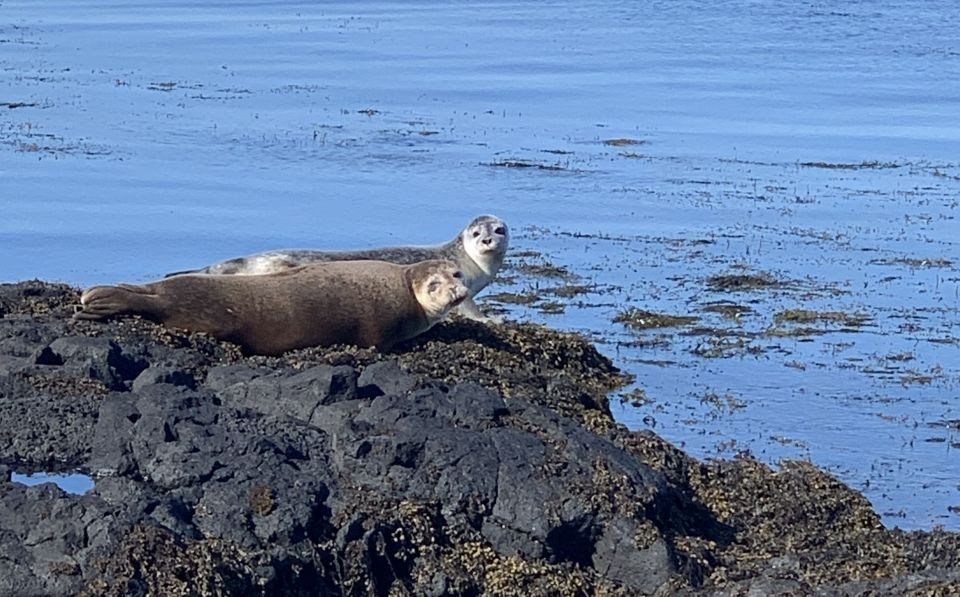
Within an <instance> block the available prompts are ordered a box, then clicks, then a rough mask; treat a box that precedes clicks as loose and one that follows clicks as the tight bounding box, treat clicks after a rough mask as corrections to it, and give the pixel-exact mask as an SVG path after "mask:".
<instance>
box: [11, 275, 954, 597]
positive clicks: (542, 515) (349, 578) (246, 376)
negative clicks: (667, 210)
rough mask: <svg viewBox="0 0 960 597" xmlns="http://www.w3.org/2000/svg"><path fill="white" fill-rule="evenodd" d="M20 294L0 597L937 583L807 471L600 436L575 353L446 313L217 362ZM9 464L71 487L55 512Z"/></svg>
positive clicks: (594, 359)
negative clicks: (367, 339)
mask: <svg viewBox="0 0 960 597" xmlns="http://www.w3.org/2000/svg"><path fill="white" fill-rule="evenodd" d="M27 286H28V288H25V287H24V286H22V285H14V286H9V285H7V286H4V285H0V306H2V307H3V309H4V313H5V314H6V316H5V317H4V318H3V319H0V420H2V421H3V425H0V462H3V463H4V464H3V465H0V594H38V595H59V594H78V593H79V594H84V595H130V594H143V595H146V594H222V595H273V594H318V593H320V594H349V595H367V594H381V595H386V594H424V595H443V594H523V595H547V594H551V595H552V594H596V593H601V594H613V595H616V594H642V593H646V594H649V593H655V592H659V593H660V594H671V593H676V594H717V593H721V594H769V593H777V594H794V593H795V594H812V593H819V594H824V595H833V594H865V593H869V592H871V591H874V592H880V593H883V592H900V591H915V590H921V589H922V590H927V589H929V588H930V587H934V588H944V587H949V586H952V585H951V583H955V582H956V580H957V579H956V572H955V571H954V570H953V569H952V566H953V563H955V562H957V561H960V540H958V539H957V536H956V535H954V534H950V533H899V532H895V531H888V530H886V529H883V528H882V527H881V526H880V525H879V519H878V517H877V516H876V514H875V513H873V511H872V510H871V509H870V508H869V504H868V503H867V502H866V501H865V500H864V499H863V498H862V496H860V495H859V494H857V493H856V492H854V491H852V490H850V489H849V488H847V487H845V486H843V485H842V484H840V483H839V482H837V481H836V480H835V479H833V478H832V477H831V476H829V475H828V474H826V473H824V472H822V471H819V470H817V469H815V468H814V467H812V466H811V465H804V464H799V465H796V464H795V465H785V466H784V467H783V468H782V469H781V470H779V471H773V470H771V469H769V468H768V467H765V466H764V465H762V464H759V463H757V462H755V461H751V460H749V459H740V460H737V461H731V462H722V463H712V464H709V465H707V464H703V463H700V462H698V461H696V460H694V459H692V458H690V457H689V456H687V455H686V454H684V453H683V452H681V451H680V450H678V449H677V448H675V447H674V446H671V445H669V444H667V443H666V442H664V441H663V440H662V439H660V438H659V437H657V436H655V435H653V434H651V433H631V432H629V431H627V430H625V429H624V428H622V427H619V426H617V425H616V424H615V423H613V421H612V420H611V418H610V417H609V412H608V410H607V408H606V398H605V392H606V391H607V390H609V389H610V388H609V385H608V384H609V383H610V382H612V381H613V380H616V379H620V378H619V377H618V376H617V374H616V371H615V370H614V369H612V366H610V364H609V362H607V361H604V360H603V358H602V356H600V355H599V353H596V351H595V349H593V348H592V347H590V346H589V344H587V343H585V342H584V341H583V340H582V339H578V338H576V337H572V336H568V335H563V334H552V333H551V332H549V330H544V329H542V328H534V327H532V326H517V325H513V324H503V325H500V326H495V327H494V328H490V329H486V328H483V326H479V327H478V325H477V324H473V323H470V322H465V323H464V324H463V327H462V328H458V327H456V326H457V325H458V324H449V325H446V326H443V327H442V328H441V329H439V330H437V331H435V332H431V335H428V336H426V337H424V338H422V339H420V340H418V342H419V343H416V342H414V343H410V344H408V345H407V346H405V347H404V348H403V351H402V352H399V353H394V354H388V355H381V354H379V353H376V352H375V351H370V350H353V349H349V348H341V349H336V350H332V349H331V350H327V351H321V350H307V351H298V352H296V353H291V354H288V355H284V356H283V357H280V358H264V357H251V358H243V357H240V356H238V353H237V352H236V351H235V350H233V349H231V347H230V346H229V345H226V344H220V343H216V342H213V341H211V340H209V339H206V338H203V337H202V336H195V335H178V332H174V331H170V330H166V329H164V328H161V327H158V326H154V325H153V324H150V323H148V322H143V321H140V320H119V321H114V322H108V323H105V324H97V325H91V324H82V325H81V324H73V323H69V322H67V320H66V319H65V318H66V317H67V316H68V315H69V311H68V310H67V308H66V306H67V305H68V304H69V303H70V301H71V300H73V299H75V294H74V291H72V290H70V289H67V288H61V287H53V286H51V287H45V286H43V285H42V283H37V282H32V283H29V284H28V285H27ZM23 314H28V315H23ZM24 317H28V319H24ZM31 328H32V329H33V331H30V330H31ZM458 329H459V330H460V332H457V330H458ZM458 333H459V334H460V335H459V336H458ZM11 469H12V470H18V471H28V470H29V471H33V470H45V469H46V470H51V469H56V470H59V471H71V470H74V471H81V472H86V473H89V474H93V475H94V476H95V477H96V480H97V481H96V486H95V488H94V489H93V490H91V491H90V492H88V494H86V495H83V496H75V495H68V494H65V493H64V492H63V491H61V490H60V489H58V488H56V487H55V486H53V485H51V484H45V485H41V486H38V487H32V488H27V487H25V486H23V485H20V484H18V483H14V482H12V481H11V480H10V474H9V473H10V470H11Z"/></svg>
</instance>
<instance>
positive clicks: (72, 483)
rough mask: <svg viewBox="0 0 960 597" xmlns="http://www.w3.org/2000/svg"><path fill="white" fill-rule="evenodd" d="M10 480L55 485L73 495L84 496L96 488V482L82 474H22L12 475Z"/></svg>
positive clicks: (27, 483) (26, 483) (25, 483)
mask: <svg viewBox="0 0 960 597" xmlns="http://www.w3.org/2000/svg"><path fill="white" fill-rule="evenodd" d="M10 480H11V481H13V482H14V483H22V484H24V485H41V484H43V483H53V484H54V485H56V486H57V487H59V488H60V489H62V490H64V491H66V492H67V493H73V494H76V495H83V494H84V493H86V492H88V491H90V490H91V489H93V486H94V482H93V479H92V478H91V477H89V476H88V475H83V474H80V473H74V474H66V475H62V474H57V473H34V474H31V475H22V474H20V473H13V474H12V475H10Z"/></svg>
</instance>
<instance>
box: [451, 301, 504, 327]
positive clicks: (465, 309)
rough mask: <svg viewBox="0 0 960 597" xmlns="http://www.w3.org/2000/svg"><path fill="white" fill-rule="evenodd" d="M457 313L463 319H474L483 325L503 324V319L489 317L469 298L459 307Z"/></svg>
mask: <svg viewBox="0 0 960 597" xmlns="http://www.w3.org/2000/svg"><path fill="white" fill-rule="evenodd" d="M456 310H457V313H459V314H460V315H461V316H462V317H466V318H467V319H472V320H474V321H479V322H482V323H503V318H501V317H496V316H493V317H488V316H486V315H484V314H483V313H482V312H481V311H480V307H478V306H477V303H475V302H474V301H473V299H472V298H470V297H467V298H466V299H465V300H464V301H463V302H462V303H460V305H459V306H458V307H457V309H456Z"/></svg>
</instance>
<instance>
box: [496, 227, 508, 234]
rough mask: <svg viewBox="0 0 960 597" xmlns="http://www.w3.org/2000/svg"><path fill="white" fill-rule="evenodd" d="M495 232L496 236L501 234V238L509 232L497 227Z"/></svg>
mask: <svg viewBox="0 0 960 597" xmlns="http://www.w3.org/2000/svg"><path fill="white" fill-rule="evenodd" d="M493 232H494V234H499V235H500V236H503V235H504V234H506V233H507V231H506V230H504V229H503V226H497V229H496V230H494V231H493Z"/></svg>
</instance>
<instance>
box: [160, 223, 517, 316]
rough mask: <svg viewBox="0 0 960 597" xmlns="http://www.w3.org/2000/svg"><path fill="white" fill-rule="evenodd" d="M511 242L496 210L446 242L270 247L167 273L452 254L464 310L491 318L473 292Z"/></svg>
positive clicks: (403, 260)
mask: <svg viewBox="0 0 960 597" xmlns="http://www.w3.org/2000/svg"><path fill="white" fill-rule="evenodd" d="M509 243H510V233H509V230H508V228H507V225H506V224H505V223H504V221H503V220H501V219H500V218H498V217H496V216H490V215H485V216H479V217H477V218H474V220H473V221H472V222H470V223H469V224H467V227H466V228H464V229H463V230H462V231H461V232H460V234H458V235H457V237H456V238H454V239H453V240H451V241H450V242H447V243H444V244H442V245H434V246H427V247H413V246H404V247H384V248H380V249H366V250H360V251H314V250H296V249H295V250H282V251H267V252H265V253H257V254H255V255H249V256H247V257H237V258H235V259H228V260H227V261H221V262H220V263H215V264H213V265H208V266H207V267H204V268H201V269H197V270H188V271H182V272H174V273H172V274H167V276H166V277H168V278H169V277H171V276H179V275H184V274H213V275H257V274H266V273H273V272H278V271H283V270H286V269H290V268H294V267H299V266H301V265H305V264H307V263H315V262H318V261H320V262H329V261H358V260H363V261H366V260H378V261H388V262H390V263H398V264H401V265H409V264H412V263H417V262H418V261H426V260H431V259H446V260H449V261H453V262H454V263H456V264H457V267H459V268H460V271H461V272H463V282H464V284H466V286H467V289H468V290H469V296H468V297H467V299H466V300H464V301H463V303H461V304H460V306H459V308H458V312H459V313H460V314H461V315H463V316H464V317H468V318H470V319H476V320H479V321H489V320H490V319H489V318H487V317H485V316H484V315H483V313H481V312H480V309H479V307H477V304H476V303H475V302H474V300H473V297H474V296H476V295H477V293H478V292H480V291H481V290H483V289H484V288H486V286H487V285H488V284H490V282H492V281H493V279H494V278H495V277H496V275H497V272H498V271H500V268H501V267H502V266H503V258H504V256H505V255H506V253H507V246H508V245H509Z"/></svg>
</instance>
